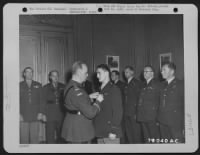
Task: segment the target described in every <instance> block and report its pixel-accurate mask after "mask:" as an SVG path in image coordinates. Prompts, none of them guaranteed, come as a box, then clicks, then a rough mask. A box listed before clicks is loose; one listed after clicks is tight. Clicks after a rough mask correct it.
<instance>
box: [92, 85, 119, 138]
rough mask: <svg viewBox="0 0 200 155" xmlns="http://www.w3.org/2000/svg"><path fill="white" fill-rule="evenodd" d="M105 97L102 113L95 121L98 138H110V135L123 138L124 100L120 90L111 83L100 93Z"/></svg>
mask: <svg viewBox="0 0 200 155" xmlns="http://www.w3.org/2000/svg"><path fill="white" fill-rule="evenodd" d="M100 93H101V94H103V96H104V100H103V102H102V103H101V104H102V105H101V111H100V113H98V114H97V116H96V117H95V120H94V124H95V132H96V137H108V134H109V133H115V134H116V135H117V137H121V134H122V133H121V120H122V113H123V112H122V98H121V92H120V89H119V88H118V87H117V86H116V85H114V84H112V83H111V82H109V83H108V84H106V86H105V87H104V88H103V89H102V90H101V91H100Z"/></svg>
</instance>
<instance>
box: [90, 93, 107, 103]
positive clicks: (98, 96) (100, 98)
mask: <svg viewBox="0 0 200 155" xmlns="http://www.w3.org/2000/svg"><path fill="white" fill-rule="evenodd" d="M89 97H90V99H92V100H93V99H96V100H97V101H99V102H102V101H103V100H104V97H103V94H100V93H99V92H95V93H92V94H90V95H89Z"/></svg>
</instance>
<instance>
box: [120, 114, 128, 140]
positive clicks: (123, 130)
mask: <svg viewBox="0 0 200 155" xmlns="http://www.w3.org/2000/svg"><path fill="white" fill-rule="evenodd" d="M121 126H122V137H121V138H120V143H121V144H127V143H128V139H127V135H126V128H125V119H124V118H123V119H122V122H121Z"/></svg>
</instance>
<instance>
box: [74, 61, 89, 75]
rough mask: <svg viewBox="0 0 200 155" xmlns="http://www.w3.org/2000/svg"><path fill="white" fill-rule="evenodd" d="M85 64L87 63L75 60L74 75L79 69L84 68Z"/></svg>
mask: <svg viewBox="0 0 200 155" xmlns="http://www.w3.org/2000/svg"><path fill="white" fill-rule="evenodd" d="M83 65H86V63H84V62H83V61H76V62H74V63H73V65H72V75H74V74H75V73H76V72H77V70H78V69H82V67H83ZM86 66H87V65H86Z"/></svg>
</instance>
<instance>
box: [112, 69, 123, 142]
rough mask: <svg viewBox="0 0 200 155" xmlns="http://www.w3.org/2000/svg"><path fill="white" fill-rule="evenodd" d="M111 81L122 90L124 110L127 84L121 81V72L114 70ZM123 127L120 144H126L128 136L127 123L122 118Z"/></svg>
mask: <svg viewBox="0 0 200 155" xmlns="http://www.w3.org/2000/svg"><path fill="white" fill-rule="evenodd" d="M111 79H112V82H113V83H114V84H115V85H116V86H118V88H120V91H121V96H122V107H123V109H124V102H125V93H124V92H125V91H124V89H125V86H126V84H125V83H124V82H122V81H121V80H120V73H119V71H117V70H113V71H112V72H111ZM121 127H122V137H121V140H120V143H122V144H124V143H126V141H127V140H126V139H125V138H126V136H125V122H124V118H122V121H121Z"/></svg>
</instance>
